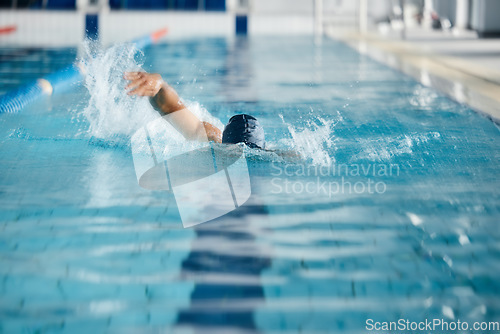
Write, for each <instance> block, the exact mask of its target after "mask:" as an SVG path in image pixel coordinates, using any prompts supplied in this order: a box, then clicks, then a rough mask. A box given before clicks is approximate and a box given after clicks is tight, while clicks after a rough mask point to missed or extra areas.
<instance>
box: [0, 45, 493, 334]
mask: <svg viewBox="0 0 500 334" xmlns="http://www.w3.org/2000/svg"><path fill="white" fill-rule="evenodd" d="M4 51H5V50H4ZM4 51H2V54H4V53H5V52H6V51H5V52H4ZM8 51H9V52H10V54H12V52H13V51H16V50H8ZM17 52H18V53H19V54H18V55H17V56H13V57H11V58H10V59H9V60H7V61H6V62H2V65H1V68H2V74H1V77H0V79H1V80H2V81H1V86H0V89H1V90H2V91H7V90H9V89H11V88H12V87H13V86H14V83H15V85H17V84H18V83H22V82H23V81H24V80H25V79H28V78H29V79H31V78H32V77H39V76H40V74H41V72H38V70H33V68H37V69H40V68H46V69H50V70H54V69H57V68H59V67H64V65H67V64H68V62H71V61H72V60H73V59H74V58H75V56H76V51H75V50H70V49H67V50H59V51H57V52H56V51H54V52H48V51H47V52H43V54H44V55H45V56H44V57H43V58H42V59H38V60H33V62H32V63H31V60H30V58H29V57H32V54H23V53H22V50H17ZM40 52H41V51H40ZM121 56H123V55H121ZM121 56H120V54H117V55H115V58H116V57H118V58H119V57H121ZM103 59H104V58H103ZM103 61H104V60H103ZM108 61H109V60H108ZM64 62H65V64H62V63H64ZM19 64H31V65H23V66H20V67H19ZM110 64H111V65H110ZM112 64H114V65H112ZM131 64H132V65H134V64H135V65H137V64H142V67H143V68H144V69H145V70H147V71H152V72H159V73H161V74H162V75H163V77H164V78H165V79H166V80H167V81H169V82H170V83H171V84H172V86H174V87H175V88H176V89H177V90H178V92H179V94H180V95H181V96H182V97H183V98H184V99H186V100H188V101H192V102H194V101H197V102H199V103H200V104H201V105H202V107H199V106H196V108H199V109H201V108H205V109H206V110H208V111H209V112H210V113H211V114H212V115H214V116H215V117H217V118H219V119H220V120H221V121H222V122H223V123H224V122H226V121H227V120H228V119H229V117H230V116H231V115H233V114H234V113H240V112H244V113H249V114H252V115H254V116H256V117H257V118H259V120H260V122H261V124H262V125H263V126H264V128H265V131H266V136H267V140H268V142H269V143H270V147H271V148H273V149H280V150H294V151H296V152H298V153H299V154H300V155H301V156H302V158H301V159H297V158H282V157H280V156H278V155H275V154H272V153H264V154H263V153H259V152H255V151H251V150H249V151H248V152H247V162H248V168H249V172H250V177H251V186H252V195H251V197H250V199H249V200H248V202H247V203H245V205H243V206H241V207H240V208H238V209H237V210H235V211H232V212H231V213H229V214H227V215H225V216H223V217H221V218H218V219H215V220H213V221H210V222H207V223H204V224H201V225H198V226H196V227H194V228H190V229H183V228H182V223H181V221H180V218H179V212H178V210H177V205H176V203H175V199H174V197H173V195H172V194H171V193H169V192H165V191H150V190H146V189H143V188H141V187H139V185H138V183H137V178H136V173H135V170H134V164H133V158H132V153H131V148H130V142H129V139H130V136H131V135H132V133H133V132H134V131H135V130H136V129H135V128H134V127H133V126H130V127H128V126H127V124H128V123H127V119H131V120H133V122H132V121H131V122H132V125H134V126H141V125H144V124H141V121H144V122H145V121H146V117H145V116H144V118H142V116H140V115H145V114H148V113H150V112H151V110H144V109H145V108H147V107H145V104H144V103H142V102H144V101H142V102H141V101H133V103H135V104H132V105H133V106H134V108H130V109H133V110H121V111H120V112H123V113H124V115H125V116H126V117H124V119H121V118H120V116H119V115H120V114H119V113H117V110H115V109H114V108H113V103H115V102H113V103H110V104H107V105H105V107H102V108H101V110H98V114H97V116H96V114H95V113H94V114H93V113H89V101H90V98H91V97H95V95H96V94H97V92H96V91H92V89H91V92H90V93H89V91H88V90H87V89H86V88H85V87H84V86H81V87H78V88H75V89H72V90H69V91H67V92H66V93H65V94H64V95H58V96H53V97H52V98H51V99H43V100H40V101H39V102H38V103H37V104H36V105H32V106H30V107H29V108H26V109H24V110H23V111H22V112H20V113H18V114H3V115H0V116H1V117H0V147H1V153H2V159H1V162H0V164H1V165H0V170H1V173H0V177H1V179H0V196H1V200H0V264H1V265H0V333H90V332H95V333H103V332H110V333H169V332H176V333H177V332H178V333H278V332H279V333H338V332H343V333H366V332H369V331H367V330H366V328H365V322H366V320H367V319H374V320H375V321H397V320H398V319H409V320H411V321H424V320H425V319H430V320H431V319H434V318H436V319H443V320H445V321H456V320H458V319H459V320H461V321H467V322H469V323H470V324H471V326H472V323H473V322H474V321H500V283H499V281H498V279H497V276H498V270H499V268H500V242H499V240H500V229H499V228H498V224H499V217H500V191H499V189H500V182H499V178H498V175H499V172H500V168H499V166H500V150H499V147H500V133H499V129H498V128H497V127H496V126H495V124H493V123H492V122H491V121H489V120H488V119H486V118H484V117H482V116H480V115H478V114H477V113H475V112H473V111H472V110H470V109H468V108H467V107H465V106H463V105H459V104H457V103H456V102H453V101H451V100H450V99H448V98H446V97H444V96H442V95H440V94H439V93H437V92H436V91H434V90H433V89H430V88H427V87H424V86H422V85H421V84H419V83H417V82H415V81H414V80H412V79H411V78H409V77H407V76H405V75H403V74H401V73H399V72H397V71H395V70H392V69H389V68H387V67H385V66H383V65H381V64H379V63H376V62H374V61H373V60H371V59H369V58H367V57H365V56H362V55H360V54H358V53H356V52H355V51H354V50H352V49H350V48H348V47H347V46H345V45H343V44H341V43H339V42H336V41H333V40H329V39H325V40H324V41H323V43H322V45H320V46H317V45H315V44H314V43H313V40H312V39H311V38H308V37H293V38H281V37H280V38H271V37H269V38H251V39H244V38H242V39H235V40H226V39H204V40H197V39H195V40H183V41H176V40H171V41H167V42H165V43H163V44H160V45H155V46H153V47H150V48H147V49H145V51H144V55H142V56H141V55H138V56H137V57H136V58H135V61H132V60H130V59H128V60H126V61H125V60H124V61H123V62H119V61H117V62H116V63H113V60H111V61H110V63H108V64H105V65H106V66H107V67H106V66H104V67H103V68H108V69H109V68H112V66H115V70H116V72H117V73H118V72H120V70H122V69H123V68H125V67H127V66H132V65H131ZM35 65H36V66H35ZM44 66H45V67H44ZM14 72H15V73H14ZM101 72H102V71H101ZM6 73H8V74H6ZM94 74H95V73H94ZM108 88H109V87H108ZM101 91H102V90H101ZM106 92H107V93H109V91H106ZM109 94H111V93H109ZM113 94H114V93H113ZM116 94H118V93H116ZM109 98H110V99H112V100H113V101H116V98H117V95H111V96H109ZM99 113H101V114H99ZM99 115H100V116H102V117H104V118H106V117H108V119H109V115H112V116H113V117H114V118H113V117H112V118H111V119H112V120H115V122H114V123H115V124H113V122H111V123H109V122H108V123H106V122H104V123H101V125H102V127H104V128H102V129H101V130H103V131H100V132H99V133H97V132H95V128H94V129H90V130H89V126H90V124H92V122H93V121H95V120H96V119H95V118H92V117H98V116H99ZM106 115H108V116H106ZM138 115H139V116H138ZM149 115H150V114H149ZM190 169H191V166H186V173H189V172H190ZM437 332H440V331H437ZM462 332H471V330H465V331H462ZM476 332H477V331H476ZM486 332H487V331H486ZM490 332H491V331H490Z"/></svg>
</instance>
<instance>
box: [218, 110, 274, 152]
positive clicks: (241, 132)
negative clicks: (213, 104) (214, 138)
mask: <svg viewBox="0 0 500 334" xmlns="http://www.w3.org/2000/svg"><path fill="white" fill-rule="evenodd" d="M222 142H223V143H225V144H237V143H245V144H246V145H247V146H248V147H251V148H264V145H265V138H264V129H263V128H262V126H260V124H259V121H258V120H257V118H255V117H253V116H250V115H245V114H240V115H234V116H233V117H231V118H230V119H229V122H227V125H226V127H225V128H224V132H222Z"/></svg>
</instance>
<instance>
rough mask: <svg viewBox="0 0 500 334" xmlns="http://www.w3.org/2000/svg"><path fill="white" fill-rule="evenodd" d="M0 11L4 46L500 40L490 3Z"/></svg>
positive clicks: (228, 0)
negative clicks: (238, 38) (191, 38)
mask: <svg viewBox="0 0 500 334" xmlns="http://www.w3.org/2000/svg"><path fill="white" fill-rule="evenodd" d="M0 7H1V10H0V26H1V27H0V28H1V29H2V30H3V31H4V33H3V34H2V35H1V37H2V38H1V39H0V43H1V44H4V45H5V44H30V45H33V44H40V45H47V44H75V43H78V42H79V41H80V40H81V38H82V32H83V31H87V34H90V35H91V36H92V35H95V34H97V33H98V32H99V33H100V34H99V35H100V38H101V41H103V42H104V43H109V42H111V41H120V40H121V39H123V38H124V36H129V37H131V38H133V37H135V36H140V35H141V34H144V33H148V32H150V31H151V30H152V29H157V28H158V27H161V26H168V28H169V30H170V35H171V36H173V37H175V36H181V35H182V36H185V35H196V36H207V35H233V34H234V33H242V34H246V33H248V34H274V35H276V34H312V33H314V32H315V31H316V32H317V33H320V34H321V33H322V32H323V31H324V29H330V30H331V29H333V30H335V31H346V30H347V31H352V30H354V31H355V30H361V31H362V32H379V33H383V34H390V33H395V34H401V36H403V37H406V33H407V32H408V31H410V30H413V31H421V32H422V31H427V30H433V31H443V32H447V33H453V34H455V35H456V34H460V33H462V34H463V33H464V32H468V33H469V34H470V33H471V32H472V33H473V34H474V35H476V34H477V36H479V37H491V36H498V35H500V20H499V19H498V13H500V1H497V0H370V1H368V0H356V1H352V0H349V1H348V0H314V1H313V0H0ZM62 30H64V33H60V32H61V31H62ZM14 32H15V33H14ZM54 32H57V33H54ZM127 39H129V38H127Z"/></svg>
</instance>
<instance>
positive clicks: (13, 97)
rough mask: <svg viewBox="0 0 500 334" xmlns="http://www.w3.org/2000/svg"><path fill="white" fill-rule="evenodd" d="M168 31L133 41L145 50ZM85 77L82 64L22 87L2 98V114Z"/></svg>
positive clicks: (15, 111) (16, 110)
mask: <svg viewBox="0 0 500 334" xmlns="http://www.w3.org/2000/svg"><path fill="white" fill-rule="evenodd" d="M167 31H168V30H167V28H163V29H160V30H157V31H154V32H153V33H151V34H148V35H146V36H143V37H140V38H137V39H135V40H133V41H132V43H133V44H135V46H136V47H137V48H138V49H143V48H145V47H146V46H148V45H150V44H153V43H156V42H157V41H158V40H159V39H160V38H161V37H163V36H164V35H165V34H166V33H167ZM84 75H85V65H84V64H83V63H82V62H80V63H78V64H72V65H70V66H68V67H66V68H63V69H62V70H59V71H57V72H54V73H51V74H49V75H46V76H45V77H43V78H40V79H37V80H35V81H33V82H31V83H28V84H25V85H22V86H21V87H19V88H17V89H15V90H12V91H10V92H7V93H6V94H4V95H2V96H0V114H3V113H17V112H19V111H21V109H23V108H24V107H26V106H27V105H28V104H30V103H32V102H33V101H35V100H37V99H38V98H40V97H42V96H50V95H52V94H54V93H57V92H58V91H62V90H63V88H67V87H68V86H69V85H72V84H77V83H79V82H81V81H82V79H83V76H84Z"/></svg>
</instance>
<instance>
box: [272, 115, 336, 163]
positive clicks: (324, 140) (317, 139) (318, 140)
mask: <svg viewBox="0 0 500 334" xmlns="http://www.w3.org/2000/svg"><path fill="white" fill-rule="evenodd" d="M279 116H280V118H281V119H282V120H283V123H285V125H286V126H287V128H288V131H290V134H291V136H292V139H291V140H286V139H285V140H282V141H280V142H281V143H282V144H285V145H286V146H290V148H291V149H293V150H295V151H296V152H297V153H299V154H300V155H301V156H302V158H304V159H306V160H311V161H312V163H313V164H316V165H325V166H326V165H330V164H332V163H335V157H334V156H333V154H331V151H332V150H335V138H334V135H333V129H334V127H335V125H336V124H337V122H338V121H339V120H341V119H342V117H341V116H340V114H338V117H337V119H335V120H332V119H329V120H325V119H323V118H321V117H316V119H314V120H310V121H308V122H307V123H306V126H305V127H304V128H302V129H298V128H296V127H293V126H292V125H291V124H288V123H286V121H285V119H284V117H283V115H279Z"/></svg>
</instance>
